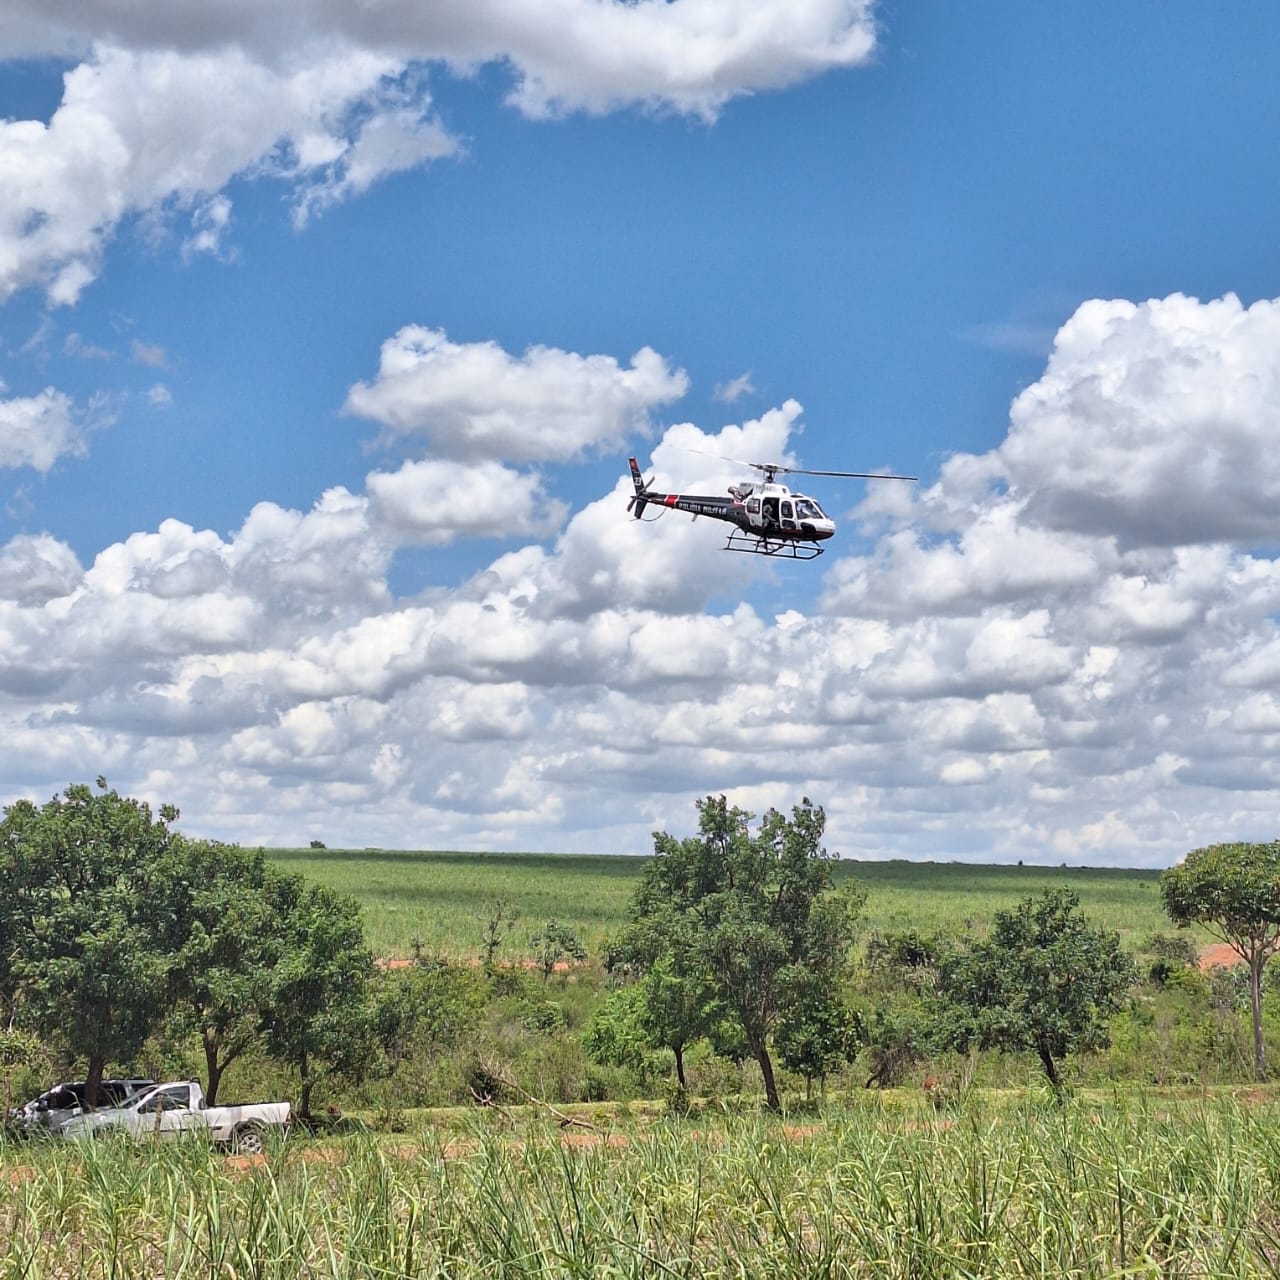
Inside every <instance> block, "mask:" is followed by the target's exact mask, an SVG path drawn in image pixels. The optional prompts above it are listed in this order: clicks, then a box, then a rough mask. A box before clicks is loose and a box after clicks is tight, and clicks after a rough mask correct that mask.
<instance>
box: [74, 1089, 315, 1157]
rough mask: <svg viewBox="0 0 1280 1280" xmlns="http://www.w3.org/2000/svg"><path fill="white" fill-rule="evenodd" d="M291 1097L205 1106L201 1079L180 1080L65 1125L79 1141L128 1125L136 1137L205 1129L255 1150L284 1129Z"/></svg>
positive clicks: (252, 1152)
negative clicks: (269, 1137) (232, 1104)
mask: <svg viewBox="0 0 1280 1280" xmlns="http://www.w3.org/2000/svg"><path fill="white" fill-rule="evenodd" d="M289 1114H290V1108H289V1104H288V1103H287V1102H257V1103H248V1104H244V1105H239V1104H237V1105H235V1106H230V1107H209V1106H206V1105H205V1101H204V1090H203V1089H202V1088H201V1087H200V1084H199V1082H198V1081H196V1080H175V1081H172V1082H171V1083H168V1084H159V1085H156V1087H155V1088H154V1089H147V1090H145V1091H144V1092H142V1093H135V1094H134V1095H133V1096H132V1097H131V1098H126V1099H125V1101H124V1102H122V1103H121V1104H120V1105H119V1106H118V1107H107V1108H105V1109H104V1110H101V1111H91V1112H87V1113H86V1114H85V1115H81V1116H76V1118H75V1119H74V1120H71V1121H69V1122H68V1123H67V1124H66V1125H65V1126H64V1128H63V1129H62V1135H63V1137H65V1138H70V1139H72V1140H73V1141H74V1140H77V1139H82V1138H89V1137H93V1136H94V1135H95V1134H101V1133H103V1132H106V1131H108V1130H113V1129H114V1130H121V1129H122V1130H124V1131H125V1132H126V1133H128V1134H129V1136H130V1137H133V1138H176V1137H180V1136H181V1135H183V1134H191V1133H200V1134H204V1135H206V1136H207V1137H208V1138H209V1139H210V1140H211V1141H213V1142H216V1143H218V1144H219V1145H223V1146H228V1147H231V1148H232V1149H234V1150H235V1151H239V1152H243V1153H245V1154H248V1155H255V1154H257V1153H258V1152H260V1151H261V1150H262V1148H263V1144H264V1142H265V1139H266V1135H267V1134H268V1133H269V1132H270V1131H271V1130H279V1131H280V1132H281V1133H283V1132H284V1130H285V1128H286V1126H287V1125H288V1123H289Z"/></svg>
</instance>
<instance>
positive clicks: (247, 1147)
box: [231, 1124, 267, 1156]
mask: <svg viewBox="0 0 1280 1280" xmlns="http://www.w3.org/2000/svg"><path fill="white" fill-rule="evenodd" d="M266 1145H267V1144H266V1140H265V1139H264V1137H263V1133H262V1130H261V1129H259V1128H258V1126H257V1125H256V1124H246V1125H244V1126H243V1127H241V1128H239V1129H237V1130H236V1131H235V1133H234V1134H233V1135H232V1138H231V1149H232V1150H233V1151H234V1152H235V1153H236V1154H237V1155H241V1156H260V1155H261V1154H262V1153H263V1151H264V1150H266Z"/></svg>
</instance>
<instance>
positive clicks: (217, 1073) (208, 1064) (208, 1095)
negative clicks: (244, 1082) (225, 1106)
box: [201, 1036, 226, 1107]
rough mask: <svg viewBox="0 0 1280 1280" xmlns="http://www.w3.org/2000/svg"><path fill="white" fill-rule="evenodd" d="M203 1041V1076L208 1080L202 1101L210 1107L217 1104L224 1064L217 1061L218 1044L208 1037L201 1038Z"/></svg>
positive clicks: (224, 1068)
mask: <svg viewBox="0 0 1280 1280" xmlns="http://www.w3.org/2000/svg"><path fill="white" fill-rule="evenodd" d="M201 1038H202V1039H203V1040H204V1067H205V1074H206V1075H207V1076H208V1078H209V1085H208V1088H206V1089H205V1091H204V1100H205V1102H206V1103H207V1104H208V1105H209V1106H211V1107H214V1106H217V1104H218V1085H219V1084H220V1083H221V1082H222V1073H223V1072H224V1071H225V1070H226V1063H220V1062H219V1061H218V1042H217V1041H216V1040H210V1039H209V1037H208V1036H202V1037H201Z"/></svg>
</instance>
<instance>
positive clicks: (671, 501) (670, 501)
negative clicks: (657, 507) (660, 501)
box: [664, 493, 680, 507]
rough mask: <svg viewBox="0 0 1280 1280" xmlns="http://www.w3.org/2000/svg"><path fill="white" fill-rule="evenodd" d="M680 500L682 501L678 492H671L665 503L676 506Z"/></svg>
mask: <svg viewBox="0 0 1280 1280" xmlns="http://www.w3.org/2000/svg"><path fill="white" fill-rule="evenodd" d="M679 501H680V495H679V494H678V493H669V494H667V496H666V498H665V499H664V505H665V506H668V507H674V506H675V505H676V503H677V502H679Z"/></svg>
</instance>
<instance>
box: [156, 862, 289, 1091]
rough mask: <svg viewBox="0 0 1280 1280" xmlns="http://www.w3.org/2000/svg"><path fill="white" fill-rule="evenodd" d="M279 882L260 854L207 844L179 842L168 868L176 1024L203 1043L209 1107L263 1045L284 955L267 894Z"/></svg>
mask: <svg viewBox="0 0 1280 1280" xmlns="http://www.w3.org/2000/svg"><path fill="white" fill-rule="evenodd" d="M279 874H280V873H279V872H276V871H275V870H274V869H273V868H272V867H271V866H270V865H269V864H268V862H267V860H266V855H265V854H264V853H263V851H262V850H261V849H257V850H253V851H246V850H243V849H239V848H236V847H235V846H232V845H223V844H218V843H215V842H212V841H206V840H181V841H177V842H175V845H174V847H173V849H172V851H171V854H170V857H169V858H168V859H167V860H166V863H165V865H164V868H163V878H164V881H165V884H166V886H167V889H168V892H169V894H170V903H171V905H170V908H169V911H168V913H167V915H168V920H167V925H168V928H169V930H170V950H171V952H172V960H171V962H170V968H169V995H170V998H171V1001H172V1008H173V1014H172V1017H171V1024H172V1025H173V1027H174V1028H175V1030H179V1031H187V1032H191V1033H193V1034H195V1035H196V1036H197V1037H198V1038H199V1040H200V1045H201V1048H202V1049H203V1051H204V1059H205V1071H206V1075H207V1078H208V1084H207V1087H206V1089H205V1096H206V1098H207V1099H208V1101H209V1103H210V1104H214V1103H216V1101H217V1097H218V1088H219V1086H220V1084H221V1081H222V1077H223V1074H224V1073H225V1072H226V1070H227V1068H228V1067H229V1066H231V1064H232V1063H233V1062H235V1061H236V1060H237V1059H238V1058H239V1057H241V1055H242V1054H244V1053H245V1052H246V1051H247V1050H248V1049H249V1048H251V1047H252V1046H253V1045H254V1044H255V1043H257V1042H258V1041H259V1039H260V1038H261V1030H262V1017H263V1011H264V1010H265V1009H266V1008H267V1006H268V1004H269V1003H270V1000H271V993H272V987H273V981H274V970H275V966H276V964H277V963H278V962H279V960H280V957H281V953H282V950H283V931H282V929H281V927H280V926H281V922H280V920H279V919H278V917H277V916H276V914H275V911H274V909H273V907H274V903H273V897H272V894H271V893H270V891H269V890H270V885H271V882H272V880H273V878H274V877H275V876H277V875H279Z"/></svg>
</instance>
